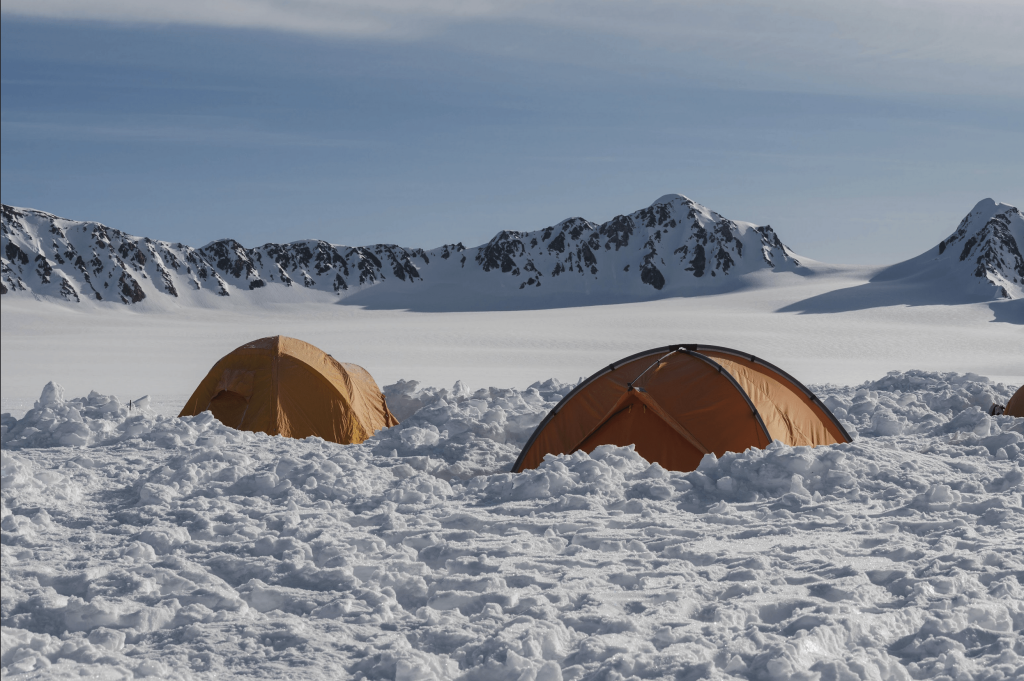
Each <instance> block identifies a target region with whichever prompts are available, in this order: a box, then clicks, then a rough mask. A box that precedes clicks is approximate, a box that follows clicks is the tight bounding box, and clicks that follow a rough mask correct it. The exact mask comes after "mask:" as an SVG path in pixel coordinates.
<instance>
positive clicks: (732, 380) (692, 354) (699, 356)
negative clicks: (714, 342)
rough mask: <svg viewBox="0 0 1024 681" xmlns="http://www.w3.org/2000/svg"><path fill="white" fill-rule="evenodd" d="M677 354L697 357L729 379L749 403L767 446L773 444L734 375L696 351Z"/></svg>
mask: <svg viewBox="0 0 1024 681" xmlns="http://www.w3.org/2000/svg"><path fill="white" fill-rule="evenodd" d="M677 352H682V353H685V354H687V355H690V356H691V357H696V358H697V359H699V360H701V361H703V362H707V363H708V364H710V365H711V366H713V367H715V368H716V369H718V373H720V374H722V375H723V376H725V377H726V378H727V379H729V382H730V383H732V387H734V388H736V391H737V392H739V394H740V395H742V396H743V400H744V401H745V402H746V403H747V406H748V407H750V411H751V412H752V413H753V414H754V418H755V419H756V420H757V425H759V426H761V432H763V433H764V436H765V437H766V438H767V442H766V443H765V444H771V442H772V436H771V434H770V433H769V432H768V427H767V426H765V425H764V419H762V418H761V412H759V411H758V410H757V407H755V406H754V403H753V402H752V401H751V399H750V395H748V394H747V391H746V390H744V389H743V386H741V385H740V384H739V383H738V382H737V381H736V379H735V378H733V375H732V374H730V373H729V372H728V370H727V369H726V368H725V367H723V366H722V365H721V364H719V363H718V362H716V361H715V360H713V359H711V358H710V357H708V356H707V355H702V354H700V353H699V352H696V351H694V350H688V349H686V348H680V349H679V350H678V351H677Z"/></svg>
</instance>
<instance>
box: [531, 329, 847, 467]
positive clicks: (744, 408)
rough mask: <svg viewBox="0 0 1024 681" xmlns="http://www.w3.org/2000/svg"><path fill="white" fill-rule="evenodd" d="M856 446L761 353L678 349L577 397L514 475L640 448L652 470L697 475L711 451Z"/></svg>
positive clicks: (620, 371)
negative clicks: (547, 458) (556, 457)
mask: <svg viewBox="0 0 1024 681" xmlns="http://www.w3.org/2000/svg"><path fill="white" fill-rule="evenodd" d="M773 440H781V441H782V442H783V443H785V444H788V445H811V446H816V445H826V444H833V443H837V442H849V441H850V436H849V434H848V433H847V432H846V430H845V429H844V428H843V426H842V425H840V423H839V421H838V420H837V419H836V417H835V416H833V415H832V412H830V411H829V410H828V408H827V407H826V406H825V405H824V404H822V403H821V401H820V400H819V399H818V398H817V397H815V396H814V394H813V393H812V392H811V391H810V390H808V389H807V388H805V387H804V386H803V384H801V383H800V382H799V381H797V380H796V379H795V378H793V377H792V376H790V375H789V374H787V373H786V372H784V371H782V370H781V369H779V368H778V367H775V366H773V365H771V364H769V363H768V362H765V361H764V360H762V359H758V358H757V357H754V356H753V355H750V354H747V353H743V352H739V351H738V350H730V349H729V348H722V347H717V346H713V345H670V346H666V347H663V348H655V349H654V350H648V351H646V352H641V353H639V354H636V355H633V356H632V357H627V358H625V359H623V360H620V361H618V362H615V363H614V364H612V365H610V366H608V367H606V368H605V369H602V370H601V371H599V372H598V373H596V374H594V375H593V376H591V377H590V378H588V379H587V380H585V381H584V382H583V383H581V384H580V385H578V386H576V388H575V389H574V390H573V391H572V392H570V393H569V394H568V395H566V396H565V398H564V399H563V400H562V401H561V402H559V403H558V405H557V406H556V407H555V408H554V409H553V410H551V413H550V414H548V415H547V417H546V418H545V419H544V420H543V421H542V422H541V424H540V426H538V427H537V430H535V431H534V433H533V435H532V436H531V437H530V440H529V441H528V442H527V443H526V446H525V447H524V448H523V451H522V453H521V454H520V455H519V459H518V460H517V461H516V463H515V465H514V466H513V467H512V470H513V472H519V471H522V470H524V469H527V468H536V467H537V466H538V465H540V462H541V461H542V460H543V458H544V455H545V454H549V453H552V454H561V453H565V454H568V453H572V452H575V451H577V450H583V451H585V452H590V451H593V449H594V448H595V447H597V446H598V445H602V444H614V445H619V446H624V445H630V444H635V445H636V450H637V452H638V453H639V454H640V455H641V456H643V457H644V458H645V459H647V460H648V461H651V462H655V461H656V462H658V463H659V464H661V465H662V466H663V467H665V468H667V469H669V470H675V471H691V470H694V469H695V468H696V467H697V465H698V464H699V463H700V460H701V459H702V458H703V456H704V455H705V454H706V453H708V452H714V453H716V454H718V455H721V454H724V453H725V452H727V451H732V452H742V451H744V450H745V449H747V448H748V447H764V446H765V445H767V444H768V443H770V442H772V441H773Z"/></svg>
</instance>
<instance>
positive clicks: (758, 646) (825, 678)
mask: <svg viewBox="0 0 1024 681" xmlns="http://www.w3.org/2000/svg"><path fill="white" fill-rule="evenodd" d="M570 388H571V386H570V385H566V384H561V383H558V382H556V381H547V382H545V383H536V384H534V385H532V386H530V387H529V388H528V389H526V390H522V391H519V390H512V389H496V388H489V389H483V390H477V391H471V390H469V389H467V388H466V386H465V385H463V384H461V383H457V384H456V385H455V386H454V387H453V388H452V389H451V390H444V389H441V390H439V389H435V388H420V386H419V385H418V384H416V383H415V382H400V383H398V384H395V385H391V386H387V387H386V388H385V391H386V393H387V394H388V400H389V404H391V405H392V407H393V409H394V410H395V411H396V414H397V415H398V416H399V418H402V419H403V422H402V424H401V425H399V426H396V427H394V428H391V429H389V430H386V431H382V432H381V433H379V434H378V435H377V436H375V437H374V438H372V439H370V440H368V441H367V442H365V443H363V444H360V445H352V446H342V445H336V444H333V443H327V442H324V441H322V440H319V439H316V438H309V439H307V440H303V441H297V440H289V439H286V438H280V437H268V436H266V435H262V434H253V433H246V432H239V431H235V430H232V429H230V428H227V427H225V426H223V425H221V424H220V423H219V422H217V421H216V420H215V419H213V418H212V417H211V416H210V415H209V414H208V413H207V414H202V415H199V416H196V417H189V418H184V419H175V418H168V417H166V416H162V415H158V414H155V413H153V412H152V411H150V410H149V409H148V408H147V406H146V404H145V401H140V405H139V406H140V407H141V409H133V410H132V411H129V410H128V408H127V406H126V405H122V404H121V403H120V402H118V401H117V400H116V399H115V398H109V397H105V396H100V395H97V394H95V393H94V394H92V395H90V396H89V397H87V398H82V399H75V400H68V399H65V398H64V396H63V394H62V392H63V391H62V390H61V389H60V388H59V386H56V385H53V384H50V385H48V386H47V387H46V388H45V389H44V391H43V394H42V396H41V397H40V400H39V401H38V402H37V404H36V406H35V408H34V409H32V410H30V411H29V412H28V413H27V414H26V415H25V416H24V418H22V419H20V420H16V419H13V418H10V417H7V416H5V417H4V420H3V424H2V433H3V435H2V440H3V463H2V480H3V486H2V487H3V489H2V495H0V496H2V504H3V505H2V515H3V520H2V529H3V542H2V545H0V551H2V554H0V555H2V579H3V585H4V588H3V593H2V625H3V630H2V659H0V665H2V667H3V674H4V676H5V677H7V676H11V677H17V678H52V677H58V678H77V677H79V676H92V677H95V678H111V679H115V678H137V677H144V676H150V675H151V676H162V677H168V678H204V677H211V678H212V677H218V678H222V677H226V676H240V677H245V676H249V677H260V678H289V677H300V676H301V677H303V678H307V679H320V678H324V679H326V678H338V677H352V678H369V679H399V680H402V681H411V680H414V679H465V680H466V681H473V680H477V679H479V680H484V679H488V680H489V679H495V680H498V681H501V680H503V679H509V680H510V681H554V680H556V679H562V680H563V681H567V680H577V679H588V680H589V679H621V678H640V679H662V678H664V679H678V678H712V679H728V678H738V679H793V678H795V679H820V680H821V681H833V680H839V679H914V678H943V677H945V678H950V679H985V680H990V679H991V680H993V681H994V680H996V679H1012V678H1021V677H1022V676H1024V643H1022V641H1021V631H1022V629H1024V586H1022V582H1024V542H1022V541H1021V537H1022V530H1024V509H1022V504H1021V495H1022V492H1024V473H1022V472H1021V470H1020V462H1021V461H1022V460H1024V456H1022V449H1024V420H1021V419H1013V418H1012V417H1005V416H999V417H991V416H988V415H987V413H986V410H987V408H988V407H989V405H990V404H991V403H992V402H993V401H999V402H1003V403H1005V402H1006V400H1007V399H1008V398H1009V396H1010V394H1012V389H1010V388H1009V387H1007V386H1004V385H1000V384H993V383H991V382H989V381H988V380H987V379H984V378H982V377H979V376H973V375H959V374H939V373H929V372H919V371H911V372H902V373H896V372H893V373H890V374H889V375H887V376H885V377H884V378H882V379H880V380H877V381H873V382H868V383H865V384H862V385H860V386H856V387H838V386H817V387H815V390H816V392H817V393H818V395H819V396H820V397H822V399H823V400H825V402H826V403H827V404H829V406H830V407H831V408H832V409H833V410H834V411H835V413H836V414H837V415H838V416H839V417H840V418H841V419H842V420H843V421H844V423H845V425H846V426H847V428H848V430H850V431H851V433H852V432H854V431H856V432H857V433H858V434H859V435H858V437H857V439H856V440H855V442H854V443H852V444H845V445H836V446H831V447H820V448H816V449H811V448H806V447H788V446H783V445H781V444H778V443H776V444H773V445H770V446H769V447H767V448H765V449H764V450H759V449H750V450H748V451H746V452H742V453H732V452H730V453H727V454H725V455H723V456H722V457H721V458H719V459H715V458H714V457H711V456H709V457H706V458H705V460H704V461H703V462H702V463H701V466H700V468H699V469H698V470H697V471H693V472H691V473H678V472H669V471H665V470H664V469H662V468H661V467H660V466H658V465H656V464H655V465H648V464H647V462H646V461H644V460H643V459H642V458H641V457H640V456H639V455H638V454H637V453H636V452H634V451H633V449H632V448H631V447H614V446H603V447H599V448H598V449H597V450H595V451H594V452H593V453H592V454H591V455H586V454H582V453H577V454H572V455H568V456H549V457H548V458H547V459H546V461H545V462H544V464H543V465H542V466H541V467H540V468H539V469H537V470H531V471H526V472H524V473H521V474H516V475H513V474H510V473H507V472H505V471H507V470H508V468H509V466H510V465H511V463H512V462H513V461H514V460H515V457H516V456H517V455H518V452H519V449H520V447H521V446H522V444H523V443H524V442H525V440H526V438H527V437H528V436H529V434H530V433H531V432H532V430H533V428H534V427H535V426H536V425H537V424H538V423H539V422H540V420H541V419H542V418H543V416H544V415H545V414H546V413H547V411H548V410H549V409H550V408H551V407H553V406H554V404H555V403H557V401H558V400H560V399H561V397H562V396H563V395H564V394H565V393H566V392H567V391H568V390H569V389H570Z"/></svg>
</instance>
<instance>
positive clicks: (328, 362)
mask: <svg viewBox="0 0 1024 681" xmlns="http://www.w3.org/2000/svg"><path fill="white" fill-rule="evenodd" d="M207 410H209V411H211V412H213V415H214V416H215V417H217V419H218V420H219V421H220V422H221V423H223V424H224V425H226V426H231V427H232V428H237V429H238V430H249V431H254V432H263V433H267V434H268V435H284V436H286V437H294V438H304V437H309V436H310V435H316V436H317V437H321V438H323V439H325V440H330V441H332V442H339V443H341V444H355V443H358V442H362V441H363V440H365V439H367V438H368V437H370V436H372V435H373V434H374V433H375V432H376V431H378V430H380V429H381V428H387V427H389V426H394V425H397V424H398V419H396V418H395V417H394V415H393V414H392V413H391V411H390V410H389V409H388V405H387V400H385V399H384V395H383V394H381V391H380V388H379V387H378V386H377V383H376V382H375V381H374V380H373V377H372V376H370V374H369V373H368V372H367V371H366V370H365V369H363V368H362V367H360V366H357V365H355V364H343V363H341V362H338V361H337V360H335V359H334V358H333V357H331V356H330V355H328V354H326V353H325V352H323V351H322V350H320V349H319V348H316V347H314V346H312V345H310V344H309V343H305V342H303V341H300V340H296V339H295V338H288V337H286V336H271V337H269V338H261V339H259V340H255V341H252V342H251V343H246V344H245V345H243V346H241V347H239V348H236V349H235V350H233V351H232V352H230V353H228V354H227V355H226V356H225V357H223V358H222V359H221V360H220V361H219V362H217V363H216V364H215V365H214V366H213V368H212V369H210V373H208V374H207V375H206V378H204V379H203V381H202V383H200V384H199V387H198V388H196V390H195V392H194V393H192V397H190V398H189V400H188V402H187V403H186V404H185V407H184V408H183V409H182V410H181V413H180V414H178V416H194V415H196V414H200V413H202V412H204V411H207Z"/></svg>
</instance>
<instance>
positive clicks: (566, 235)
mask: <svg viewBox="0 0 1024 681" xmlns="http://www.w3.org/2000/svg"><path fill="white" fill-rule="evenodd" d="M2 216H3V247H2V249H0V253H2V255H3V262H2V272H0V274H2V276H0V279H2V283H3V285H4V289H3V292H4V293H6V292H18V291H26V290H33V291H36V292H37V293H42V294H44V295H54V296H56V295H60V296H61V297H62V298H63V299H65V300H69V301H77V300H81V296H80V294H81V293H85V294H86V295H87V296H88V297H90V298H95V299H96V300H104V299H105V297H109V296H110V295H111V294H116V297H115V298H114V299H115V300H118V299H119V300H120V301H121V302H123V303H124V304H127V305H131V304H135V303H138V302H140V301H142V300H144V299H146V298H147V296H153V295H157V296H158V297H159V296H161V295H166V296H170V297H172V298H178V299H180V298H181V297H182V296H183V294H184V293H185V292H194V291H200V290H203V289H206V290H209V291H211V292H213V293H215V294H217V295H220V296H230V295H234V294H235V293H236V292H239V291H242V292H244V291H258V290H259V289H264V288H266V287H268V286H285V287H291V286H293V285H295V284H296V283H300V284H301V287H302V288H305V289H314V290H317V291H324V292H329V293H332V294H334V295H347V294H348V293H350V292H354V291H358V290H360V289H362V288H365V287H369V286H375V285H380V284H383V283H387V284H388V285H391V286H407V285H414V284H417V283H419V282H423V281H424V280H425V277H455V279H454V280H453V283H457V281H458V280H459V278H461V277H464V276H466V274H465V273H467V272H470V271H473V270H476V271H477V272H481V273H485V274H486V275H487V277H488V280H490V281H494V282H495V284H496V285H498V286H503V287H504V286H508V284H514V285H515V286H516V288H518V289H520V290H524V289H528V288H529V289H533V288H539V287H542V286H543V285H544V283H545V282H549V281H558V282H560V283H559V286H560V287H564V286H576V285H577V284H573V282H589V283H586V284H579V285H584V286H585V287H587V289H586V290H590V288H589V287H592V286H594V285H596V284H595V283H593V282H601V281H602V280H604V278H605V277H608V280H609V282H614V283H610V285H611V286H613V287H614V289H615V290H616V291H621V290H623V287H630V286H632V287H634V289H633V290H636V291H644V290H647V291H652V292H653V291H662V290H663V289H664V288H665V287H666V286H668V285H669V284H673V283H674V284H675V285H678V284H680V283H684V284H685V282H686V281H687V280H691V281H697V280H702V279H706V278H707V277H706V276H705V275H708V274H710V276H711V277H716V276H722V277H727V276H730V275H732V274H733V273H734V272H737V271H740V272H743V271H750V270H751V269H757V268H763V267H769V268H774V267H775V266H776V264H777V263H778V262H787V263H793V264H798V263H796V261H795V260H794V259H793V258H792V254H791V253H790V252H789V251H788V249H787V248H786V247H785V246H784V245H783V244H782V242H781V241H780V240H779V238H778V236H776V234H775V232H773V231H772V229H771V227H767V226H765V227H756V228H755V227H752V226H742V225H740V224H738V223H735V222H732V221H731V220H727V219H725V218H723V217H721V216H720V215H718V214H717V213H713V212H712V211H709V210H708V209H706V208H704V207H702V206H700V205H698V204H696V203H694V202H693V201H690V200H689V199H687V198H686V197H683V196H678V195H675V196H667V197H664V198H663V199H660V200H659V201H658V202H655V204H654V205H652V206H650V207H648V208H644V209H643V210H640V211H637V212H635V213H632V214H630V215H619V216H616V217H614V218H612V219H611V220H609V221H607V222H605V223H603V224H600V225H598V224H595V223H592V222H589V221H587V220H585V219H583V218H579V217H576V218H570V219H568V220H564V221H562V222H560V223H558V224H557V225H554V226H551V227H546V228H544V229H542V230H538V231H536V232H518V231H502V232H499V233H498V234H496V235H495V236H494V238H493V239H491V240H490V241H489V242H488V243H486V244H484V245H483V246H479V247H477V248H470V249H467V248H466V247H465V246H463V245H462V244H461V243H458V244H446V245H444V246H441V247H439V248H436V249H433V250H430V251H425V250H423V249H415V248H414V249H410V248H403V247H401V246H396V245H393V244H376V245H372V246H355V247H348V246H336V245H333V244H331V243H328V242H327V241H322V240H307V241H297V242H293V243H287V244H275V243H269V244H264V245H262V246H258V247H256V248H246V247H245V246H243V245H242V244H241V243H239V242H238V241H235V240H234V239H221V240H218V241H214V242H211V243H209V244H207V245H206V246H203V247H202V248H192V247H191V246H186V245H183V244H180V243H178V244H172V243H168V242H161V241H154V240H152V239H148V238H140V237H135V236H131V235H128V234H125V233H123V232H121V231H118V230H116V229H111V228H109V227H106V226H105V225H101V224H99V223H94V222H73V221H70V220H65V219H62V218H59V217H57V216H55V215H51V214H49V213H44V212H42V211H36V210H19V209H16V208H13V207H11V206H6V205H5V206H3V209H2ZM750 249H753V250H758V249H759V252H760V255H759V259H758V261H757V262H756V263H755V262H754V261H753V260H751V259H750V257H749V255H748V251H749V250H750ZM467 256H468V258H467ZM456 263H457V265H456ZM467 263H468V266H467ZM435 273H437V274H435ZM508 277H511V278H512V281H509V282H507V283H502V281H503V280H504V278H508ZM475 281H477V282H479V281H481V280H475ZM631 282H633V283H631ZM477 285H479V284H477V283H474V286H477ZM55 286H56V287H57V288H52V287H55ZM637 287H639V288H637ZM648 287H649V288H648ZM190 295H191V294H190ZM481 295H487V291H486V290H482V291H481Z"/></svg>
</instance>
